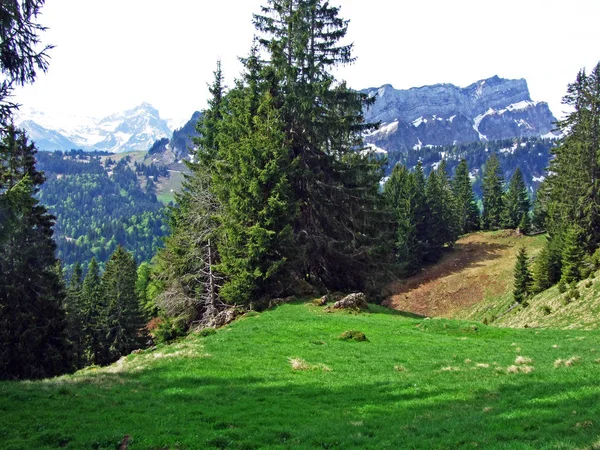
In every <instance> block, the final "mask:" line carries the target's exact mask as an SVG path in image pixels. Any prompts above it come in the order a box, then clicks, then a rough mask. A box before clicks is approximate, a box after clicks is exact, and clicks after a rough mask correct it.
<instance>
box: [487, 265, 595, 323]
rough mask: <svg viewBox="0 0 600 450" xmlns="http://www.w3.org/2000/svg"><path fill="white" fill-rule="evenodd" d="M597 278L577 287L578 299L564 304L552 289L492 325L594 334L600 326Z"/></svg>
mask: <svg viewBox="0 0 600 450" xmlns="http://www.w3.org/2000/svg"><path fill="white" fill-rule="evenodd" d="M599 276H600V274H598V273H597V274H596V275H595V277H594V278H590V279H589V280H584V281H581V282H580V283H579V284H578V287H577V289H578V291H579V293H580V295H581V297H580V298H579V299H573V300H571V301H567V299H568V298H569V295H568V293H564V294H561V293H560V292H559V291H558V287H557V286H554V287H552V288H550V289H548V290H547V291H545V292H542V293H541V294H539V295H537V296H535V297H534V298H532V299H530V300H529V306H527V307H525V308H523V307H519V308H517V309H515V310H513V311H511V312H510V313H509V314H506V315H505V316H502V317H500V318H499V319H498V320H497V321H496V322H494V325H499V326H504V327H519V328H520V327H525V326H527V327H542V328H563V329H571V330H575V329H582V330H595V329H598V328H599V326H600V278H599Z"/></svg>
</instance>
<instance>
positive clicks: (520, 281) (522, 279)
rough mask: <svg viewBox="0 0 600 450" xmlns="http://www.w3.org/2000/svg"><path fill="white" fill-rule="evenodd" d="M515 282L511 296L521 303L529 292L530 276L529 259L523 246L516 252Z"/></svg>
mask: <svg viewBox="0 0 600 450" xmlns="http://www.w3.org/2000/svg"><path fill="white" fill-rule="evenodd" d="M514 276H515V283H514V290H513V297H514V299H515V302H517V303H523V301H525V299H526V298H527V297H528V296H529V294H530V293H531V283H532V277H531V272H530V271H529V260H528V258H527V250H526V249H525V247H521V248H520V249H519V253H518V254H517V262H516V264H515V275H514Z"/></svg>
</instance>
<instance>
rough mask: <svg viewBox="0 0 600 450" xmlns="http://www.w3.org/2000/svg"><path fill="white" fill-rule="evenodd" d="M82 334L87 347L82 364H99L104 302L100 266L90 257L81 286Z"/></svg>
mask: <svg viewBox="0 0 600 450" xmlns="http://www.w3.org/2000/svg"><path fill="white" fill-rule="evenodd" d="M81 298H82V304H83V311H82V316H83V336H84V339H85V341H84V346H85V348H86V349H87V351H86V355H85V362H84V365H85V364H87V363H92V364H101V363H102V362H103V357H102V355H103V354H104V353H105V350H104V349H105V348H106V339H105V336H106V334H105V333H104V330H105V329H106V302H105V298H104V295H103V294H102V289H101V286H100V268H99V267H98V263H97V262H96V258H92V260H91V261H90V263H89V265H88V270H87V274H86V276H85V278H84V279H83V284H82V286H81Z"/></svg>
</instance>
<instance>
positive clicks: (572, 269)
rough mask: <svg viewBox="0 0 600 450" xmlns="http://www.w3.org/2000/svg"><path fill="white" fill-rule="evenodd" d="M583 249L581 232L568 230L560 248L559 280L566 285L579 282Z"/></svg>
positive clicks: (573, 227)
mask: <svg viewBox="0 0 600 450" xmlns="http://www.w3.org/2000/svg"><path fill="white" fill-rule="evenodd" d="M584 257H585V248H584V244H583V242H582V236H581V231H580V230H579V229H578V228H577V227H575V226H572V227H570V228H569V229H568V231H567V233H566V235H565V237H564V241H563V248H562V272H561V280H562V281H564V282H565V283H566V284H571V283H575V282H577V281H579V280H581V270H582V268H583V263H584Z"/></svg>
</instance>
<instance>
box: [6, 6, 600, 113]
mask: <svg viewBox="0 0 600 450" xmlns="http://www.w3.org/2000/svg"><path fill="white" fill-rule="evenodd" d="M330 3H331V4H333V5H336V6H340V7H341V11H340V16H341V17H343V18H344V19H349V20H350V26H349V31H348V36H347V40H346V42H352V43H354V56H356V57H357V58H358V59H357V61H356V62H355V63H354V64H352V65H350V66H347V67H342V68H339V69H337V70H336V76H337V77H338V79H343V80H346V81H347V82H348V84H349V85H350V86H351V87H352V88H355V89H363V88H367V87H379V86H381V85H383V84H391V85H393V86H394V87H395V88H397V89H408V88H411V87H417V86H424V85H428V84H436V83H452V84H455V85H457V86H467V85H469V84H471V83H473V82H475V81H477V80H480V79H484V78H489V77H492V76H494V75H498V76H500V77H502V78H525V79H526V80H527V82H528V85H529V89H530V93H531V97H532V99H533V100H537V101H547V102H548V103H549V104H550V109H551V110H552V112H553V113H554V115H555V116H556V117H557V118H560V117H561V116H562V115H563V112H564V110H565V107H564V106H563V105H561V99H562V97H563V96H564V94H565V92H566V88H567V84H568V83H570V82H572V81H574V80H575V77H576V75H577V72H578V71H579V70H580V69H581V68H586V69H587V70H588V71H590V70H591V69H592V68H593V67H594V66H595V65H596V64H597V63H598V62H599V61H600V27H599V26H598V20H599V19H600V1H598V0H568V1H567V0H560V1H559V0H502V1H493V2H492V1H482V0H427V1H422V0H395V1H392V0H330ZM264 4H266V0H218V1H213V0H170V1H168V2H165V1H164V0H47V2H46V5H45V6H44V8H43V10H42V15H41V16H40V17H39V22H40V23H41V24H43V25H45V26H47V27H48V30H47V31H46V32H45V33H44V34H43V36H42V41H43V42H44V43H46V44H52V45H54V46H55V48H53V49H52V50H51V51H50V56H51V59H50V68H49V71H48V73H46V74H42V75H40V76H39V78H38V80H37V81H36V82H35V83H34V84H33V85H31V86H26V87H24V88H20V89H19V90H18V91H17V92H16V95H15V100H16V101H17V102H19V103H21V104H22V105H23V107H25V108H34V109H36V110H40V111H43V112H45V113H47V114H65V113H68V114H75V115H83V116H94V117H104V116H106V115H109V114H112V113H115V112H118V111H123V110H126V109H130V108H132V107H135V106H137V105H138V104H140V103H142V102H148V103H150V104H152V105H153V106H155V107H156V108H157V109H158V110H159V111H160V113H161V116H162V117H163V118H167V119H170V120H172V121H173V123H174V124H177V125H181V124H182V123H183V122H185V121H186V120H187V119H189V118H190V117H191V115H192V113H193V112H194V111H196V110H201V109H203V108H205V107H206V100H207V98H208V89H207V83H210V82H211V81H212V77H213V71H214V69H215V66H216V61H217V59H220V60H221V61H222V66H223V70H224V73H225V79H226V82H227V84H229V85H232V84H233V81H234V79H235V78H236V77H237V76H238V75H239V73H240V71H241V64H240V63H239V61H238V57H241V56H244V55H246V54H247V53H248V50H249V48H250V44H251V41H252V37H253V35H254V34H255V29H254V27H253V25H252V14H253V13H258V12H260V8H261V5H264Z"/></svg>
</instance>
